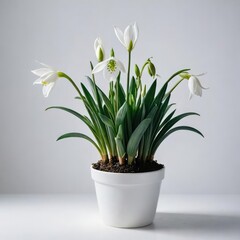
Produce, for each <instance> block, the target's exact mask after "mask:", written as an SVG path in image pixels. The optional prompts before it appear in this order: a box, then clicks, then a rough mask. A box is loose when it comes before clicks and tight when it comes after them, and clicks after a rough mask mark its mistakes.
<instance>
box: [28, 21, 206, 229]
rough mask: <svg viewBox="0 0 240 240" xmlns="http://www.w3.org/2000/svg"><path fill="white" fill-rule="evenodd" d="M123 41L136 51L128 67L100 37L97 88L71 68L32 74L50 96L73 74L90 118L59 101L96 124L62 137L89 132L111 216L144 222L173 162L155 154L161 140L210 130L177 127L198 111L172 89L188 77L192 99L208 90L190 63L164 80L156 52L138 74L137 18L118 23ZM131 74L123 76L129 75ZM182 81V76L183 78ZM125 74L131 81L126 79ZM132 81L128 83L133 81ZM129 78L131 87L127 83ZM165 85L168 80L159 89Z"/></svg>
mask: <svg viewBox="0 0 240 240" xmlns="http://www.w3.org/2000/svg"><path fill="white" fill-rule="evenodd" d="M114 30H115V33H116V36H117V38H118V39H119V41H120V42H121V43H122V45H123V46H124V47H125V48H126V50H127V53H128V67H127V70H125V67H124V64H123V63H122V62H121V61H120V60H118V58H117V57H115V53H114V50H113V49H111V51H110V56H109V57H106V54H105V51H104V47H103V43H102V41H101V39H100V38H97V39H96V40H95V42H94V49H95V53H96V57H97V60H98V63H97V64H95V66H94V65H93V64H92V62H90V66H91V76H89V77H87V81H88V83H89V88H90V89H91V90H89V88H87V87H86V85H85V84H84V83H81V88H79V87H78V86H77V85H76V84H75V82H74V81H73V80H72V79H71V78H70V77H69V76H68V75H67V74H65V73H63V72H60V71H57V70H56V69H54V68H52V67H50V66H47V65H45V64H42V65H44V67H43V68H40V69H36V70H33V71H32V72H33V73H34V74H35V75H37V76H38V77H39V78H38V79H37V80H36V81H35V82H34V84H41V85H42V86H43V94H44V96H45V97H47V96H48V95H49V93H50V91H51V89H52V88H53V86H54V85H55V83H56V81H57V80H58V79H59V78H64V79H67V80H68V81H69V82H70V83H71V84H72V86H73V87H74V88H75V89H76V92H77V94H78V96H77V97H75V98H76V99H77V100H78V101H80V102H81V103H82V104H83V105H84V106H85V108H86V110H87V112H88V116H85V115H82V114H81V113H79V112H77V111H74V110H72V109H70V108H66V107H61V106H53V107H49V108H47V110H49V109H60V110H63V111H66V112H68V113H70V114H73V115H74V116H76V117H77V118H79V119H80V120H81V121H83V122H84V123H85V124H86V126H87V127H88V128H89V129H90V131H91V132H92V135H93V136H90V137H89V136H87V135H85V134H83V133H79V132H71V133H66V134H64V135H62V136H60V137H59V138H58V140H61V139H66V138H72V137H76V138H83V139H85V140H87V141H89V142H90V143H91V144H92V145H93V146H94V147H95V148H96V150H97V151H98V152H99V155H100V160H99V161H98V162H96V163H94V164H92V166H91V174H92V178H93V180H94V181H95V187H96V194H97V199H98V205H99V209H100V213H101V216H102V218H103V220H104V222H105V223H106V224H108V225H111V226H116V227H140V226H145V225H148V224H150V223H151V222H152V221H153V219H154V215H155V212H156V207H157V202H158V196H159V191H160V186H161V181H162V179H163V178H164V171H165V167H164V166H163V165H162V164H160V163H158V162H157V161H156V160H155V158H154V156H155V153H156V151H157V149H158V147H159V146H160V144H161V143H162V142H163V141H164V140H165V139H166V138H167V137H168V136H169V135H171V134H172V133H174V132H176V131H179V130H188V131H192V132H195V133H197V134H199V135H201V136H203V135H202V133H201V132H200V131H198V130H197V129H195V128H193V127H190V126H177V127H175V124H176V123H178V122H179V121H180V120H181V119H183V118H185V117H187V116H194V115H198V114H197V113H195V112H187V113H183V114H180V115H176V113H175V111H176V110H173V109H172V108H173V106H174V105H175V104H173V103H171V102H170V98H171V94H172V92H173V91H174V90H175V89H176V87H177V86H178V85H179V84H180V83H181V82H183V81H185V80H186V81H187V82H188V87H189V90H190V97H191V96H192V95H198V96H201V95H202V89H204V88H203V87H202V85H201V83H200V81H199V79H198V78H197V76H199V75H193V74H190V73H189V71H190V69H182V70H180V71H177V72H176V73H174V74H173V75H172V76H171V77H170V78H169V79H168V80H167V81H165V82H163V81H162V80H158V79H157V78H158V75H157V73H156V69H155V66H154V64H153V62H152V60H151V58H149V59H147V60H146V62H145V63H144V64H143V66H142V67H141V68H139V66H138V65H135V68H134V70H135V71H134V72H135V74H132V75H131V69H132V65H131V54H132V51H133V49H134V47H135V45H136V42H137V39H138V28H137V25H136V23H135V24H133V25H129V26H127V28H126V29H125V30H124V32H122V31H121V30H120V29H119V28H118V27H115V28H114ZM101 71H103V76H104V79H106V80H108V81H109V92H108V93H105V92H104V91H103V90H102V89H101V88H100V87H99V86H98V84H97V80H96V79H95V78H96V74H97V73H98V72H101ZM144 71H148V73H149V76H150V78H151V79H152V80H151V85H150V87H148V88H147V87H146V85H145V84H144V82H143V73H144ZM125 72H126V73H127V74H126V75H123V73H125ZM176 78H178V79H177V81H175V79H176ZM122 79H123V80H122ZM125 80H126V81H125ZM125 84H126V87H124V86H123V85H125ZM157 84H159V85H161V87H160V89H159V90H157Z"/></svg>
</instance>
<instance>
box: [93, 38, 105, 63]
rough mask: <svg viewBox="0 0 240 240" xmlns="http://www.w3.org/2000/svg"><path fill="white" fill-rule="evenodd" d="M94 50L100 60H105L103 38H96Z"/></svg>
mask: <svg viewBox="0 0 240 240" xmlns="http://www.w3.org/2000/svg"><path fill="white" fill-rule="evenodd" d="M94 50H95V54H96V57H97V60H98V62H102V61H103V60H104V49H103V44H102V40H101V38H96V40H95V42H94Z"/></svg>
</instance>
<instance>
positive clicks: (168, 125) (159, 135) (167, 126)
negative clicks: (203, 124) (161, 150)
mask: <svg viewBox="0 0 240 240" xmlns="http://www.w3.org/2000/svg"><path fill="white" fill-rule="evenodd" d="M190 115H197V116H199V114H198V113H195V112H188V113H183V114H180V115H178V116H176V117H174V118H172V119H171V120H170V121H169V122H168V123H166V124H165V126H164V127H163V128H162V130H161V131H160V132H159V133H158V135H157V136H156V138H155V140H154V142H153V144H152V147H151V152H152V155H154V153H155V152H156V149H157V147H158V146H159V144H158V142H159V141H160V139H161V138H162V136H163V135H164V134H165V133H166V132H167V131H168V130H169V129H170V128H171V127H172V126H173V125H174V124H176V123H177V122H178V121H180V120H181V119H183V118H185V117H187V116H190Z"/></svg>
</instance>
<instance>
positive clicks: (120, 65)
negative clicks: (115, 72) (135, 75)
mask: <svg viewBox="0 0 240 240" xmlns="http://www.w3.org/2000/svg"><path fill="white" fill-rule="evenodd" d="M114 60H115V61H116V63H117V67H118V68H119V69H120V70H121V71H122V72H126V71H125V67H124V65H123V63H122V62H121V61H119V60H118V59H116V58H115V59H114Z"/></svg>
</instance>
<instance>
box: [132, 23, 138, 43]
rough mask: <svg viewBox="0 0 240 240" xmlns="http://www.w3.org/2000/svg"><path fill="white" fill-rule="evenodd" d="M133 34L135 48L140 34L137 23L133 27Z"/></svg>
mask: <svg viewBox="0 0 240 240" xmlns="http://www.w3.org/2000/svg"><path fill="white" fill-rule="evenodd" d="M133 33H134V39H133V46H135V44H136V42H137V39H138V33H139V30H138V26H137V23H134V25H133Z"/></svg>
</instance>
